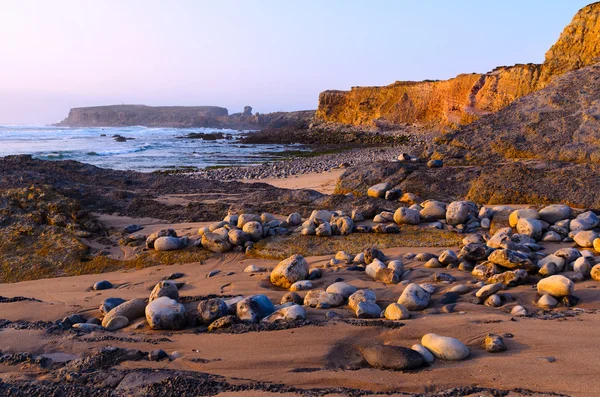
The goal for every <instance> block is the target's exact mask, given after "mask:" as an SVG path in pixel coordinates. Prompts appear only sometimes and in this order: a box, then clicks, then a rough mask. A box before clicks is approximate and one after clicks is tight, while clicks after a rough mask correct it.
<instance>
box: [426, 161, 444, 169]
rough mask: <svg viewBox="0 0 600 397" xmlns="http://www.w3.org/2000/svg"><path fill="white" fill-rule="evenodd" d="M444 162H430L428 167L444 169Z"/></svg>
mask: <svg viewBox="0 0 600 397" xmlns="http://www.w3.org/2000/svg"><path fill="white" fill-rule="evenodd" d="M443 165H444V162H443V161H442V160H429V161H428V162H427V167H429V168H442V166H443Z"/></svg>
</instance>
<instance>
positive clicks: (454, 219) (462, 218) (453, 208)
mask: <svg viewBox="0 0 600 397" xmlns="http://www.w3.org/2000/svg"><path fill="white" fill-rule="evenodd" d="M473 214H477V204H475V203H474V202H472V201H453V202H451V203H450V204H449V205H448V208H447V209H446V222H447V223H448V224H449V225H460V224H463V223H466V222H467V220H468V219H469V217H470V216H471V215H473Z"/></svg>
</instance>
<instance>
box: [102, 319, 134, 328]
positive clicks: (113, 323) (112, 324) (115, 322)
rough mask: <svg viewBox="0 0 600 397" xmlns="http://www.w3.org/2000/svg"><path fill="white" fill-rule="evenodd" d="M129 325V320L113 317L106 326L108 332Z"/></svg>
mask: <svg viewBox="0 0 600 397" xmlns="http://www.w3.org/2000/svg"><path fill="white" fill-rule="evenodd" d="M128 325H129V319H128V318H127V317H125V316H112V317H111V318H110V319H109V320H108V321H107V322H106V325H104V328H105V329H107V330H108V331H116V330H119V329H121V328H125V327H127V326H128Z"/></svg>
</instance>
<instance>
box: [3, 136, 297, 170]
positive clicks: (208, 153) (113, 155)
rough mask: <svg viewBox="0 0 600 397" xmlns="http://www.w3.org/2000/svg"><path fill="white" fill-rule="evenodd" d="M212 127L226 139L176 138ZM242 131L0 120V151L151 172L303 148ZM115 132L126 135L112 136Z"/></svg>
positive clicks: (258, 160)
mask: <svg viewBox="0 0 600 397" xmlns="http://www.w3.org/2000/svg"><path fill="white" fill-rule="evenodd" d="M215 132H218V133H223V134H225V135H231V139H218V140H202V139H190V138H177V137H181V136H187V135H188V134H189V133H215ZM244 133H247V131H237V130H224V129H214V128H147V127H139V126H136V127H102V128H100V127H97V128H65V127H51V126H0V157H3V156H8V155H14V154H31V155H33V157H34V158H37V159H43V160H76V161H80V162H83V163H88V164H92V165H95V166H98V167H101V168H110V169H116V170H134V171H141V172H152V171H157V170H177V169H187V168H206V167H215V166H232V165H252V164H262V163H264V162H268V161H272V160H276V159H280V158H281V157H282V156H285V152H286V151H289V150H294V151H296V150H305V149H304V148H303V147H301V146H299V145H245V144H241V143H240V142H239V140H238V138H239V137H240V136H241V135H242V134H244ZM115 135H119V136H122V137H124V138H127V140H126V141H124V142H118V141H116V140H115V138H114V136H115ZM130 138H133V139H130Z"/></svg>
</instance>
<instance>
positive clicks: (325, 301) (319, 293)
mask: <svg viewBox="0 0 600 397" xmlns="http://www.w3.org/2000/svg"><path fill="white" fill-rule="evenodd" d="M343 304H344V297H343V296H342V295H340V294H338V293H331V292H327V291H324V290H322V289H313V290H310V291H308V293H307V294H306V296H305V297H304V305H305V306H310V307H316V308H318V309H328V308H330V307H338V306H342V305H343Z"/></svg>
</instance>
